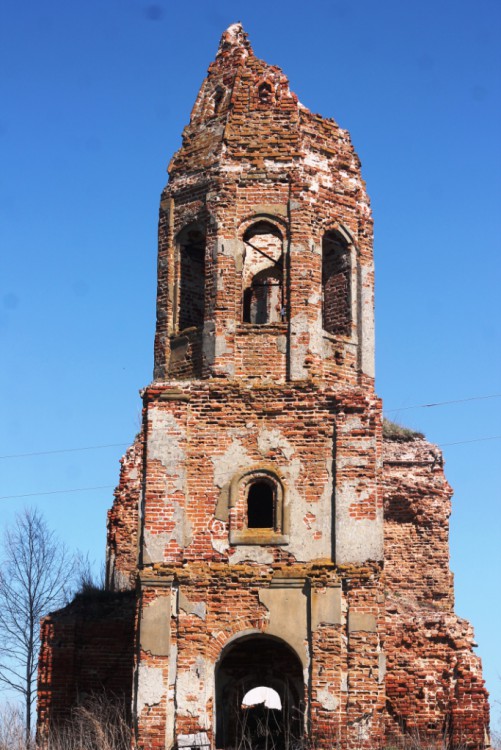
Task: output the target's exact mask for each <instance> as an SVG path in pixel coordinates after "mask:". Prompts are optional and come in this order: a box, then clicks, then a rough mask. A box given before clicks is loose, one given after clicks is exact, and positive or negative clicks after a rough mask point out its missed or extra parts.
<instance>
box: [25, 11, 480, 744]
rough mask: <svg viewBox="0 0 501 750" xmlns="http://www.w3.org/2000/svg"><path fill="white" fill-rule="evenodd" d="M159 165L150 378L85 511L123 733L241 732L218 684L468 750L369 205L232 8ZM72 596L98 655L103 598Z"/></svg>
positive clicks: (57, 668) (48, 682)
mask: <svg viewBox="0 0 501 750" xmlns="http://www.w3.org/2000/svg"><path fill="white" fill-rule="evenodd" d="M169 174H170V178H169V183H168V185H167V187H166V188H165V190H164V192H163V194H162V198H161V204H160V216H159V238H158V292H157V328H156V336H155V369H154V380H153V382H152V383H151V384H150V385H149V386H148V387H146V388H145V389H144V391H143V425H142V430H141V433H140V435H139V436H138V437H137V439H136V441H135V443H134V444H133V446H132V447H131V448H130V449H129V451H128V452H127V453H126V455H125V456H124V458H123V459H122V467H121V474H120V483H119V486H118V488H117V490H116V492H115V501H114V504H113V508H112V509H111V511H110V513H109V517H108V548H107V587H108V589H109V590H110V591H111V592H113V591H115V592H116V591H122V592H124V593H122V594H121V596H123V597H124V599H123V600H122V602H125V601H126V602H130V601H131V600H133V601H134V606H135V615H134V617H133V616H132V615H131V613H130V610H129V609H127V608H126V611H127V616H126V617H125V615H124V612H125V610H124V609H123V607H124V605H123V603H122V604H120V603H119V602H118V600H117V605H116V623H117V624H116V627H117V630H116V633H117V636H116V643H114V644H110V646H109V650H108V656H109V657H113V655H114V654H116V652H117V649H119V648H120V644H121V645H122V646H123V649H124V653H125V652H126V653H127V654H128V656H127V658H128V659H129V658H130V655H131V654H132V648H133V644H134V680H132V677H131V674H130V671H129V673H128V679H129V681H128V682H127V679H126V672H127V669H128V670H130V663H129V662H127V667H126V665H125V662H124V665H123V669H122V672H121V674H122V675H123V677H124V679H125V682H126V684H125V683H124V685H125V686H124V690H129V691H130V695H131V702H132V711H133V716H134V727H135V743H136V746H137V747H138V748H143V750H153V749H156V748H158V749H160V748H162V749H164V748H186V747H190V748H209V747H210V748H211V750H216V748H217V749H218V750H230V749H232V750H233V749H234V748H235V747H237V746H238V745H239V743H240V741H241V740H242V739H243V736H244V735H245V732H251V736H250V740H251V742H254V744H256V742H257V738H256V736H254V735H252V731H254V730H253V729H252V727H253V726H254V725H255V723H256V722H257V717H258V716H262V715H263V714H259V715H258V714H257V713H256V712H255V711H256V710H257V709H252V708H250V709H244V708H242V700H243V698H244V696H245V694H246V693H247V692H248V691H249V690H251V689H254V688H256V687H267V688H270V689H273V690H276V692H277V693H279V695H280V698H281V701H282V708H281V710H278V709H276V710H275V713H274V714H273V717H274V720H275V723H276V726H275V730H274V731H275V732H276V733H278V734H276V736H275V739H277V737H278V741H279V743H282V744H280V745H279V746H280V747H286V746H287V745H286V741H288V740H287V738H288V735H289V734H291V733H292V734H293V735H294V739H295V738H300V737H303V738H305V737H309V738H311V739H312V740H314V743H315V747H316V748H319V750H320V749H322V750H332V749H333V748H334V747H336V748H338V750H375V749H376V748H382V747H384V745H385V743H386V741H387V739H388V738H390V737H392V736H394V735H395V734H398V733H399V732H400V733H402V732H403V733H405V732H409V733H412V732H419V733H420V734H421V735H423V736H425V735H426V736H427V737H428V738H431V741H432V742H436V743H438V744H440V743H442V741H443V740H444V737H445V738H446V740H447V742H449V740H450V742H451V743H452V744H451V745H450V747H451V748H452V747H453V746H454V743H455V744H456V745H459V742H460V741H461V742H464V743H465V745H466V747H468V748H471V749H472V750H473V749H474V748H475V749H476V750H480V748H481V747H482V746H483V741H484V733H485V731H486V729H487V725H488V708H487V698H486V693H485V689H484V687H483V682H482V678H481V670H480V664H479V661H478V659H476V657H475V656H474V654H473V652H472V634H471V629H470V627H469V625H468V624H467V623H464V622H463V621H461V620H459V619H458V618H457V617H456V616H455V615H454V614H453V611H452V606H453V588H452V576H451V573H450V571H449V561H448V516H449V512H450V494H451V493H450V488H449V486H448V484H447V482H446V480H445V478H444V475H443V470H442V457H441V454H440V452H439V451H438V449H437V448H435V447H434V446H432V445H430V444H428V443H427V442H426V441H424V440H412V441H410V442H407V443H405V444H400V443H395V442H389V441H387V440H385V441H384V440H383V431H382V419H381V402H380V400H379V399H378V398H377V396H376V395H375V392H374V329H373V299H374V272H373V258H372V217H371V212H370V206H369V200H368V197H367V194H366V191H365V185H364V182H363V180H362V177H361V173H360V163H359V160H358V158H357V156H356V154H355V152H354V150H353V147H352V145H351V142H350V138H349V135H348V133H347V132H346V131H344V130H342V129H341V128H339V127H338V125H337V124H336V123H335V122H334V121H333V120H325V119H323V118H322V117H320V116H319V115H314V114H312V113H311V112H309V111H308V110H307V109H306V108H305V107H304V106H303V105H302V104H300V103H299V102H298V100H297V97H296V96H295V95H294V94H293V93H292V92H291V91H290V88H289V84H288V81H287V79H286V77H285V76H284V74H283V73H282V71H281V70H280V69H278V68H276V67H274V66H270V65H268V64H266V63H265V62H263V61H262V60H259V59H258V58H257V57H255V55H254V53H253V51H252V49H251V47H250V44H249V41H248V39H247V36H246V34H245V32H244V31H243V29H242V27H241V26H240V25H239V24H235V25H233V26H231V27H230V28H229V29H228V30H227V31H226V32H225V34H223V37H222V40H221V44H220V46H219V50H218V54H217V57H216V60H215V61H214V62H213V63H212V64H211V66H210V67H209V71H208V76H207V78H206V79H205V81H204V83H203V84H202V87H201V89H200V93H199V95H198V97H197V100H196V102H195V106H194V108H193V111H192V114H191V119H190V123H189V124H188V126H187V127H186V128H185V130H184V133H183V143H182V146H181V148H180V150H179V151H178V152H177V154H175V156H174V157H173V159H172V161H171V164H170V167H169ZM383 501H384V503H385V505H384V507H383ZM260 503H261V507H260ZM384 568H385V569H384ZM134 586H135V587H136V589H135V592H134V594H132V593H127V589H129V590H130V589H132V587H134ZM112 601H113V599H110V602H112ZM127 606H128V605H127ZM92 611H94V610H92ZM64 612H66V611H64ZM64 612H63V613H55V614H54V615H51V616H50V617H49V618H48V619H47V620H46V621H45V622H44V624H43V636H44V646H43V650H42V654H41V667H40V675H41V676H40V689H41V693H40V701H41V702H40V706H41V713H40V722H41V723H40V727H41V733H42V734H43V732H44V731H45V730H46V729H47V726H48V722H50V720H51V718H52V717H54V719H55V717H57V716H58V715H59V714H58V712H60V713H64V712H65V711H67V708H68V706H69V705H70V704H71V702H72V701H73V700H76V685H79V684H80V682H79V680H81V678H80V676H79V675H80V672H79V671H78V670H79V669H80V662H81V661H82V659H83V658H84V655H83V652H82V644H81V641H80V640H79V639H77V638H76V636H75V632H76V631H75V628H78V627H80V624H81V622H82V618H84V612H83V611H82V610H81V609H78V608H77V609H76V610H75V609H69V610H68V611H67V612H66V614H65V613H64ZM95 612H96V614H95V623H96V629H95V630H94V631H92V632H95V634H96V636H95V639H94V640H93V636H92V633H91V630H85V629H84V630H85V633H87V635H85V638H87V641H86V643H87V642H88V651H87V654H86V658H87V664H88V665H90V666H89V669H91V668H92V667H91V665H92V664H93V663H94V662H95V664H96V669H97V673H99V674H101V672H102V670H103V669H104V666H103V665H105V664H107V662H103V661H102V659H103V658H104V656H103V655H102V654H101V650H102V649H103V648H105V649H107V648H108V646H107V645H106V643H104V641H103V640H102V637H101V636H99V637H98V631H99V630H100V629H99V627H98V625H97V624H98V623H99V621H100V620H99V618H100V617H101V618H102V623H103V631H102V632H103V634H106V633H108V632H109V630H108V629H107V628H108V625H107V623H108V622H109V621H110V620H109V618H110V617H111V614H110V609H109V604H108V603H106V604H103V611H102V614H101V615H100V614H99V610H98V609H97V610H95ZM93 622H94V621H93ZM133 622H134V623H135V624H134V626H133V627H132V625H131V623H133ZM65 628H66V630H65ZM72 628H73V629H72ZM103 637H105V635H103ZM68 660H69V662H71V664H72V667H71V669H70V670H69V671H68V674H67V675H66V674H65V673H64V669H65V666H64V665H65V664H66V661H68ZM69 662H68V663H69ZM62 670H63V671H62ZM72 670H73V671H72ZM75 670H76V671H75ZM77 672H78V675H77ZM89 674H90V673H89ZM86 679H87V678H86ZM99 680H101V677H99V678H96V681H95V687H96V689H97V687H99V685H101V682H102V680H101V682H99ZM85 684H88V689H89V690H90V689H92V679H90V678H89V679H88V680H87V682H86V683H85ZM86 689H87V688H86ZM260 710H261V712H263V711H264V710H265V709H264V708H263V707H261V709H260ZM268 716H271V714H268ZM277 717H278V718H277ZM253 722H254V723H253ZM277 722H278V723H277ZM245 726H246V727H247V729H245V728H244V727H245ZM256 731H257V730H256ZM247 739H249V737H247ZM289 739H290V737H289ZM270 741H271V740H270ZM440 746H441V747H442V745H440ZM289 747H290V743H289Z"/></svg>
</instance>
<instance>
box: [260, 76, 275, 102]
mask: <svg viewBox="0 0 501 750" xmlns="http://www.w3.org/2000/svg"><path fill="white" fill-rule="evenodd" d="M258 96H259V101H260V102H261V104H270V103H271V97H272V88H271V84H270V83H267V82H266V81H265V82H264V83H262V84H261V85H260V86H259V88H258Z"/></svg>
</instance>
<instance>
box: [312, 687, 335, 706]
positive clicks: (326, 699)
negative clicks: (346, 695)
mask: <svg viewBox="0 0 501 750" xmlns="http://www.w3.org/2000/svg"><path fill="white" fill-rule="evenodd" d="M317 700H318V701H320V703H321V704H322V707H323V708H325V709H326V711H335V710H336V708H337V707H338V706H339V701H338V699H337V698H336V696H335V695H332V693H329V691H328V690H326V689H325V688H322V689H321V690H317Z"/></svg>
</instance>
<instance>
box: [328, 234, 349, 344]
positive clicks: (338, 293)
mask: <svg viewBox="0 0 501 750" xmlns="http://www.w3.org/2000/svg"><path fill="white" fill-rule="evenodd" d="M351 322H352V315H351V262H350V245H349V242H348V240H347V238H346V237H345V235H344V234H343V233H342V232H340V231H339V230H337V229H331V230H329V231H327V232H325V234H324V236H323V238H322V327H323V329H324V331H327V332H328V333H334V334H341V335H344V336H349V335H350V333H351Z"/></svg>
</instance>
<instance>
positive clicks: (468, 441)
mask: <svg viewBox="0 0 501 750" xmlns="http://www.w3.org/2000/svg"><path fill="white" fill-rule="evenodd" d="M484 440H501V435H492V436H491V437H481V438H473V439H472V440H458V441H457V442H456V443H438V446H439V447H440V448H445V446H446V445H464V444H465V443H482V442H483V441H484Z"/></svg>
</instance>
